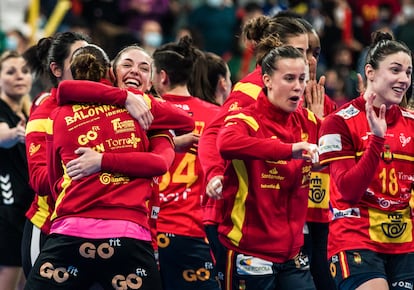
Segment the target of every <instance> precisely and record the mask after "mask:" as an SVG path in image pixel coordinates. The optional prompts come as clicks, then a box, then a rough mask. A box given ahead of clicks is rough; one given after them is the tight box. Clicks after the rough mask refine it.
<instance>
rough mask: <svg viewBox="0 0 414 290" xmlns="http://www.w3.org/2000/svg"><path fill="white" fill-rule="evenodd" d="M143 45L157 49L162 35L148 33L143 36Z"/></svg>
mask: <svg viewBox="0 0 414 290" xmlns="http://www.w3.org/2000/svg"><path fill="white" fill-rule="evenodd" d="M143 41H144V43H145V44H146V45H149V46H152V47H158V46H160V45H161V43H162V35H161V34H160V33H157V32H148V33H146V34H144V39H143Z"/></svg>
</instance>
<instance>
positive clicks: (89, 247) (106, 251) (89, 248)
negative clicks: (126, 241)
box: [79, 239, 121, 259]
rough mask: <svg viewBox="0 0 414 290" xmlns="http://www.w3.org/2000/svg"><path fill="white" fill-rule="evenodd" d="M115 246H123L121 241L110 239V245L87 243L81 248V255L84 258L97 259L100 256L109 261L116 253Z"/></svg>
mask: <svg viewBox="0 0 414 290" xmlns="http://www.w3.org/2000/svg"><path fill="white" fill-rule="evenodd" d="M114 246H118V247H119V246H121V242H120V240H119V239H110V240H109V243H102V244H100V245H98V246H95V245H94V244H92V243H89V242H86V243H83V244H82V245H81V246H80V247H79V254H80V255H81V256H82V257H84V258H90V259H95V258H96V254H98V256H99V257H101V258H102V259H109V258H110V257H112V256H113V254H114V252H115V249H114Z"/></svg>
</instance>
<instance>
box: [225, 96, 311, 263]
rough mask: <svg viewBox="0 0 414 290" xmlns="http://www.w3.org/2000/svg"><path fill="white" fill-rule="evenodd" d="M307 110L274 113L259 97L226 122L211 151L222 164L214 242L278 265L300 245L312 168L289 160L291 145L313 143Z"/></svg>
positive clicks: (301, 243)
mask: <svg viewBox="0 0 414 290" xmlns="http://www.w3.org/2000/svg"><path fill="white" fill-rule="evenodd" d="M318 126H319V121H318V119H317V118H316V117H315V115H314V114H313V113H312V112H310V111H309V110H307V109H305V108H302V107H299V108H298V109H297V110H296V111H295V112H293V113H286V112H283V111H281V110H280V109H277V108H275V107H274V106H273V105H272V104H271V103H270V102H269V101H268V100H267V97H266V96H264V95H263V94H262V95H261V96H260V97H259V99H258V101H257V102H256V103H255V104H254V105H252V106H249V107H247V108H244V109H242V110H240V111H239V112H235V113H234V114H233V115H229V116H228V117H227V118H226V122H225V125H224V126H223V127H222V129H220V132H219V136H218V139H217V146H218V148H219V150H220V153H221V155H222V156H223V158H224V159H226V171H225V174H224V181H223V199H224V212H225V214H224V220H223V222H222V223H220V224H219V227H218V231H219V238H220V241H221V242H222V243H223V244H224V245H225V246H226V247H227V248H229V249H232V250H235V251H237V252H241V253H244V254H247V255H253V256H255V257H259V258H263V259H266V260H268V261H272V262H276V263H283V262H286V261H287V260H289V259H292V258H293V257H294V256H295V255H297V254H298V253H299V251H300V249H301V247H302V245H303V226H304V224H305V220H306V212H307V204H308V191H309V176H310V171H311V167H312V164H311V163H310V162H306V161H305V160H302V159H301V160H299V159H296V160H294V159H291V158H292V144H293V143H296V142H301V141H307V142H310V143H316V141H317V131H318Z"/></svg>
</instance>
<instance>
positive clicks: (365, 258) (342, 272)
mask: <svg viewBox="0 0 414 290" xmlns="http://www.w3.org/2000/svg"><path fill="white" fill-rule="evenodd" d="M330 262H331V265H330V269H331V275H332V277H333V278H334V280H335V283H336V285H337V287H338V290H351V289H356V288H358V286H360V285H362V284H363V283H365V282H367V281H369V280H371V279H375V278H383V279H385V280H387V282H388V285H389V287H390V289H392V290H397V289H401V290H402V289H404V290H407V289H413V285H414V270H413V269H414V253H408V254H400V255H397V254H380V253H376V252H373V251H370V250H349V251H344V252H340V253H338V254H337V255H334V256H332V257H331V259H330Z"/></svg>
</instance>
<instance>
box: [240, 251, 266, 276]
mask: <svg viewBox="0 0 414 290" xmlns="http://www.w3.org/2000/svg"><path fill="white" fill-rule="evenodd" d="M236 263H237V265H236V267H237V274H239V275H253V276H255V275H268V274H273V270H272V266H273V263H272V262H270V261H266V260H263V259H260V258H256V257H253V256H245V255H243V254H238V255H237V257H236Z"/></svg>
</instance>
